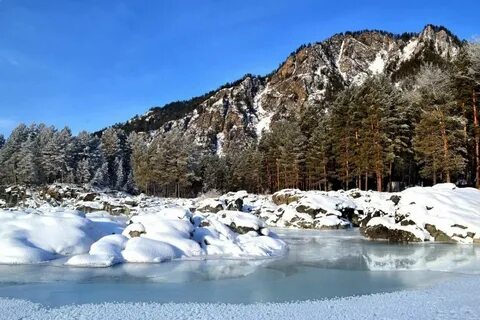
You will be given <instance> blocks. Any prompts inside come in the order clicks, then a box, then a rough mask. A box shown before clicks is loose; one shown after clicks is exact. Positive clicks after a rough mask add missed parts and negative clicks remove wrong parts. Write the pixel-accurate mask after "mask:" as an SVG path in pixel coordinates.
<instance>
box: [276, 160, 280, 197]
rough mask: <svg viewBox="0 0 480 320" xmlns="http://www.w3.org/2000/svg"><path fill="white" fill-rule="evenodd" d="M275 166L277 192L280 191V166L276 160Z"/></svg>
mask: <svg viewBox="0 0 480 320" xmlns="http://www.w3.org/2000/svg"><path fill="white" fill-rule="evenodd" d="M276 164H277V191H278V190H280V164H279V163H278V159H277V161H276Z"/></svg>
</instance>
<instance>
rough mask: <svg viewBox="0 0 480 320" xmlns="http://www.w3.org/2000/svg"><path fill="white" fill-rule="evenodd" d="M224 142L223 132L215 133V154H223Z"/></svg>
mask: <svg viewBox="0 0 480 320" xmlns="http://www.w3.org/2000/svg"><path fill="white" fill-rule="evenodd" d="M224 142H225V134H224V133H223V132H219V133H217V145H216V150H217V151H216V152H217V156H219V157H221V156H223V144H224Z"/></svg>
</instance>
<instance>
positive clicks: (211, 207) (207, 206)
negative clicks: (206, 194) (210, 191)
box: [197, 199, 223, 213]
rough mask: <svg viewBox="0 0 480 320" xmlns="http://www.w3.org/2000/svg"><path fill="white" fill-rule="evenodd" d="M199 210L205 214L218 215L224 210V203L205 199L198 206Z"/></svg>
mask: <svg viewBox="0 0 480 320" xmlns="http://www.w3.org/2000/svg"><path fill="white" fill-rule="evenodd" d="M197 210H198V211H200V212H205V213H206V212H211V213H217V212H220V211H222V210H223V203H222V202H221V201H219V200H215V199H205V200H203V201H201V202H200V203H199V204H198V206H197Z"/></svg>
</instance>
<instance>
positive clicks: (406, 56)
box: [400, 39, 418, 61]
mask: <svg viewBox="0 0 480 320" xmlns="http://www.w3.org/2000/svg"><path fill="white" fill-rule="evenodd" d="M417 45H418V39H413V40H410V41H409V42H408V43H407V45H406V46H405V47H404V48H403V50H402V55H401V57H400V61H407V60H410V59H411V58H412V56H413V53H414V52H415V49H416V48H417Z"/></svg>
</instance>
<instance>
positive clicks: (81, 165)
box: [76, 158, 92, 184]
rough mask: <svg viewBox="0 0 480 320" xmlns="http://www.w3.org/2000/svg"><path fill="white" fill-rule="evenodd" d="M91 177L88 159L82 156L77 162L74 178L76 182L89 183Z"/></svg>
mask: <svg viewBox="0 0 480 320" xmlns="http://www.w3.org/2000/svg"><path fill="white" fill-rule="evenodd" d="M91 178H92V173H91V166H90V161H89V160H88V158H84V159H82V160H80V161H79V162H78V165H77V174H76V180H77V182H78V183H82V184H83V183H89V182H90V180H91Z"/></svg>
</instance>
